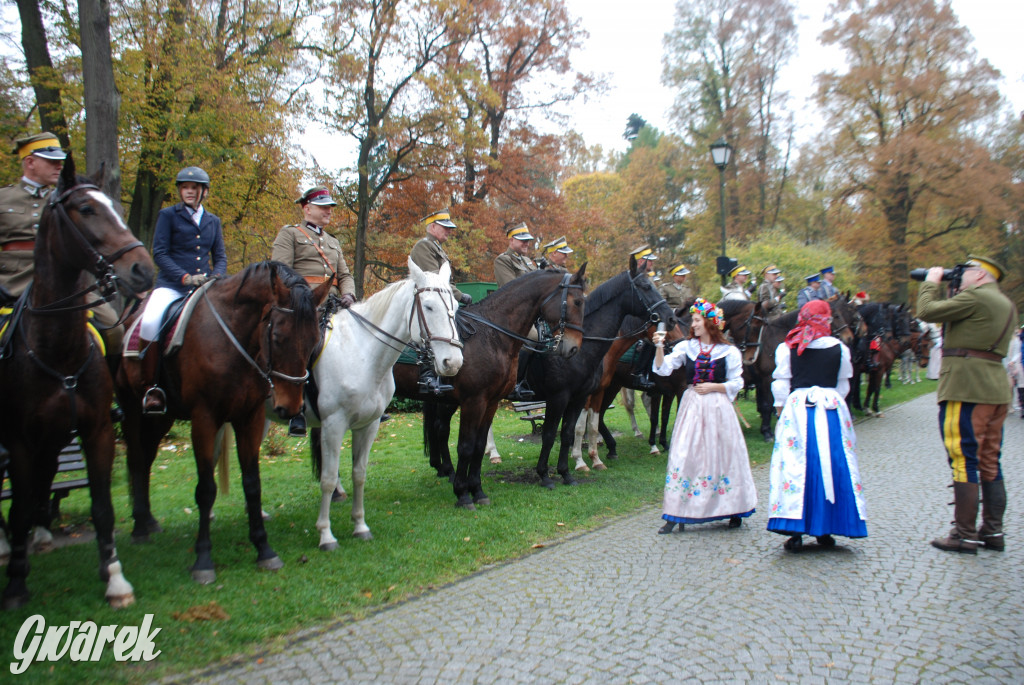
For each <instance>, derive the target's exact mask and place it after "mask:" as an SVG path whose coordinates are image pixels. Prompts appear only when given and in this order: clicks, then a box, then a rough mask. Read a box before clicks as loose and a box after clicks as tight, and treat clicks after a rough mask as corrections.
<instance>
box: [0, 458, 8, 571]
mask: <svg viewBox="0 0 1024 685" xmlns="http://www.w3.org/2000/svg"><path fill="white" fill-rule="evenodd" d="M7 456H8V455H7V450H5V449H4V446H3V445H0V490H2V489H3V486H4V477H5V476H6V473H7V471H6V468H5V467H4V464H6V463H7ZM8 538H9V532H8V529H7V521H5V520H4V513H3V510H0V563H5V562H6V561H7V559H8V558H9V557H10V556H11V543H10V541H9V539H8Z"/></svg>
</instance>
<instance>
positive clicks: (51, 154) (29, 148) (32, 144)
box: [14, 131, 68, 162]
mask: <svg viewBox="0 0 1024 685" xmlns="http://www.w3.org/2000/svg"><path fill="white" fill-rule="evenodd" d="M14 154H16V155H18V159H19V160H22V159H25V158H26V157H28V156H29V155H35V156H36V157H42V158H43V159H50V160H54V161H58V162H59V161H61V160H63V159H65V158H67V156H68V155H67V153H66V152H64V150H62V149H61V148H60V141H59V140H57V136H55V135H54V134H52V133H50V132H49V131H43V132H42V133H37V134H35V135H34V136H28V137H26V138H19V139H18V140H16V141H14Z"/></svg>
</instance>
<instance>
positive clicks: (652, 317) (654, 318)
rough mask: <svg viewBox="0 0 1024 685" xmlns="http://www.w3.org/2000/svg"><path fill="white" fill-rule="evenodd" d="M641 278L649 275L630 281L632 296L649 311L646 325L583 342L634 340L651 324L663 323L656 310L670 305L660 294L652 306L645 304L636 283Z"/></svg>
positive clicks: (641, 274)
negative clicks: (619, 333) (615, 334)
mask: <svg viewBox="0 0 1024 685" xmlns="http://www.w3.org/2000/svg"><path fill="white" fill-rule="evenodd" d="M639 278H647V274H645V273H638V274H637V275H636V276H635V277H632V278H630V279H629V286H630V289H631V292H632V294H633V295H634V296H636V297H638V298H639V299H640V303H641V304H643V305H644V307H645V308H646V309H647V321H645V322H644V324H643V325H642V326H640V327H638V328H637V329H635V330H633V331H629V332H628V333H623V334H622V335H617V336H615V337H614V338H602V337H599V336H596V335H595V336H591V335H585V336H583V340H590V341H593V342H615V341H616V340H624V339H626V338H633V337H636V336H638V335H640V333H642V332H643V331H644V330H646V329H647V328H648V327H649V326H650V325H651V324H655V323H658V322H660V321H661V315H660V314H658V313H657V312H656V311H654V310H655V309H657V308H658V306H659V305H662V304H664V305H666V306H668V303H667V302H666V300H665V298H664V297H661V294H660V293H659V296H658V299H657V300H655V301H654V302H651V303H650V304H648V303H646V302H644V298H643V295H641V294H640V293H639V292H638V288H637V285H636V281H637V279H639Z"/></svg>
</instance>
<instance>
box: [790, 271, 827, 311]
mask: <svg viewBox="0 0 1024 685" xmlns="http://www.w3.org/2000/svg"><path fill="white" fill-rule="evenodd" d="M804 280H805V281H807V285H806V286H805V287H804V288H803V289H802V290H801V291H800V292H798V293H797V294H796V308H797V311H799V310H801V309H803V307H804V305H805V304H807V303H808V302H810V301H811V300H824V299H825V298H824V297H822V296H821V274H820V273H817V274H811V275H810V276H805V277H804Z"/></svg>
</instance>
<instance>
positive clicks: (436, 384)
mask: <svg viewBox="0 0 1024 685" xmlns="http://www.w3.org/2000/svg"><path fill="white" fill-rule="evenodd" d="M419 386H420V390H421V391H422V392H424V393H426V394H434V395H443V394H444V393H446V392H451V391H452V390H454V389H455V386H454V385H449V384H447V383H442V382H441V379H440V378H438V377H437V376H436V375H434V374H433V373H424V374H421V375H420V380H419Z"/></svg>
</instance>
